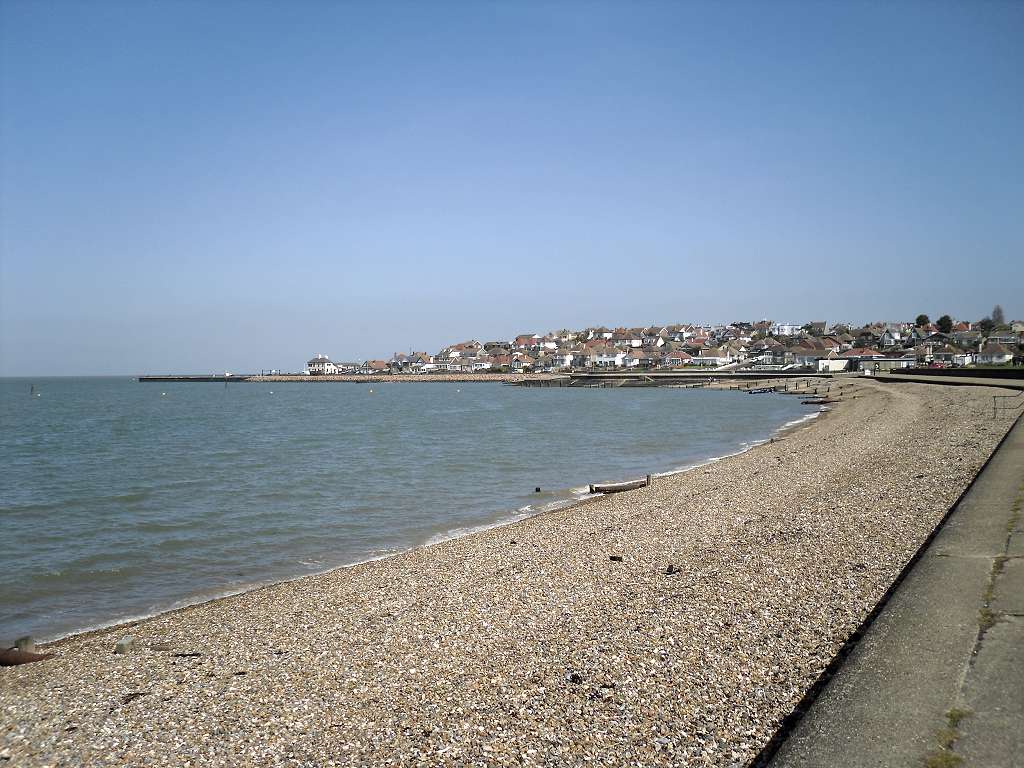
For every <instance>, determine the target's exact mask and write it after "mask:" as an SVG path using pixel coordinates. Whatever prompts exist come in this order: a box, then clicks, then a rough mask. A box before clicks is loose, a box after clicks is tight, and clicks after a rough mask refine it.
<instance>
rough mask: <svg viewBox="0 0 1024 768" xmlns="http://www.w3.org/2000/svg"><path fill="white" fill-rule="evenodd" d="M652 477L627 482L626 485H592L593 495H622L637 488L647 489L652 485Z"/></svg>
mask: <svg viewBox="0 0 1024 768" xmlns="http://www.w3.org/2000/svg"><path fill="white" fill-rule="evenodd" d="M650 484H651V483H650V475H648V476H647V477H645V478H644V479H643V480H627V481H626V482H624V483H591V484H590V492H591V493H620V492H622V491H634V490H636V489H637V488H646V487H647V486H648V485H650Z"/></svg>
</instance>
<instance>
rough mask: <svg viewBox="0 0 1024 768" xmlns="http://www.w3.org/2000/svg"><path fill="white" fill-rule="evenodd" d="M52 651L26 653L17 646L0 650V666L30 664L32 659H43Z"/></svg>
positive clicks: (48, 656)
mask: <svg viewBox="0 0 1024 768" xmlns="http://www.w3.org/2000/svg"><path fill="white" fill-rule="evenodd" d="M52 656H53V654H52V653H28V652H27V651H19V650H18V649H17V648H7V649H5V650H0V667H16V666H18V665H19V664H31V663H32V662H33V661H45V660H46V659H49V658H50V657H52Z"/></svg>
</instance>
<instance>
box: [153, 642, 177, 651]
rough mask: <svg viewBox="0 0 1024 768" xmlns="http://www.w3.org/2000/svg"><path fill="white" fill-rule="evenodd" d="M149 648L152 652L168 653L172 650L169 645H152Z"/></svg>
mask: <svg viewBox="0 0 1024 768" xmlns="http://www.w3.org/2000/svg"><path fill="white" fill-rule="evenodd" d="M149 647H150V648H151V649H153V650H154V651H170V650H172V648H173V646H172V645H171V644H170V643H153V645H151V646H149Z"/></svg>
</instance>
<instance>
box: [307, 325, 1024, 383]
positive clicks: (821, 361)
mask: <svg viewBox="0 0 1024 768" xmlns="http://www.w3.org/2000/svg"><path fill="white" fill-rule="evenodd" d="M1022 347H1024V324H1020V330H1016V331H1015V330H1014V326H1011V327H1009V328H1007V329H1004V330H1000V331H998V332H990V333H989V334H987V335H986V334H983V333H981V332H980V331H978V330H976V329H973V328H972V327H971V324H969V323H959V324H957V326H955V327H954V328H952V329H951V330H950V332H949V333H942V332H940V331H939V330H938V329H937V328H936V327H934V326H932V325H925V326H915V325H913V324H909V323H876V324H872V325H869V326H864V327H860V328H850V327H849V326H845V325H840V324H837V325H835V326H833V327H832V328H831V329H827V328H826V323H825V322H823V321H814V322H811V323H806V324H804V325H801V326H797V325H795V324H793V323H774V322H772V321H768V320H763V321H760V322H757V323H732V324H730V325H728V326H707V325H667V326H650V327H645V328H614V329H610V328H605V327H593V328H585V329H583V330H581V331H570V330H561V331H554V332H552V333H548V334H544V335H541V334H520V335H519V336H516V337H515V338H514V339H511V340H509V341H488V342H483V343H481V342H479V341H476V340H472V339H471V340H468V341H463V342H459V343H456V344H451V345H449V346H447V347H445V348H443V349H442V350H440V351H439V352H437V353H435V354H430V353H427V352H409V353H407V354H406V353H397V352H396V353H395V354H394V355H392V356H391V358H390V359H388V360H366V361H363V362H361V363H339V362H334V361H332V360H330V358H328V357H327V356H326V355H316V356H315V357H314V358H312V359H311V360H309V362H308V363H307V372H308V373H309V374H311V375H330V374H344V373H366V374H369V373H388V372H390V373H430V372H457V373H468V372H482V371H495V370H501V371H513V372H520V371H535V372H539V371H560V370H568V369H574V368H578V369H604V368H622V369H631V368H683V367H688V366H701V367H711V368H716V369H729V368H766V369H792V368H800V369H811V370H856V369H859V368H893V367H913V366H917V365H956V366H960V365H974V364H985V365H1000V364H1005V363H1009V362H1011V361H1013V359H1014V357H1015V355H1018V354H1019V350H1020V349H1021V348H1022Z"/></svg>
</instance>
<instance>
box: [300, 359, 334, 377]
mask: <svg viewBox="0 0 1024 768" xmlns="http://www.w3.org/2000/svg"><path fill="white" fill-rule="evenodd" d="M306 369H307V370H308V371H309V375H310V376H333V375H334V374H336V373H337V372H338V366H337V365H335V364H334V363H332V362H331V358H329V357H328V356H327V355H320V354H318V355H317V356H316V357H314V358H313V359H312V360H310V361H309V362H308V363H306Z"/></svg>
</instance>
